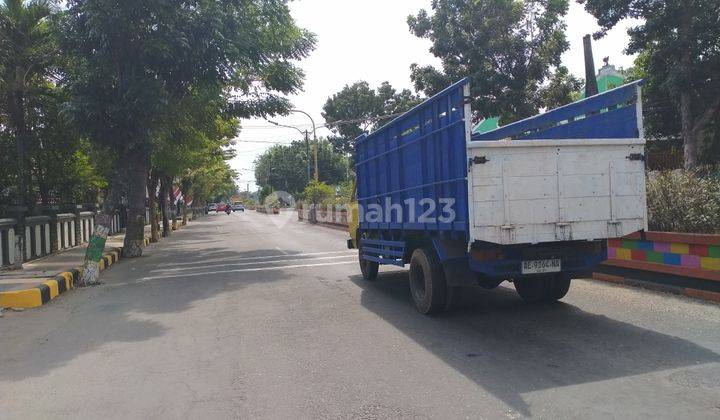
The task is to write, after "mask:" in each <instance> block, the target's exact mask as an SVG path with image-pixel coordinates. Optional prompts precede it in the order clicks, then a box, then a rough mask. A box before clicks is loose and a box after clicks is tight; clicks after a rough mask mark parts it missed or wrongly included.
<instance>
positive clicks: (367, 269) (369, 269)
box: [358, 248, 380, 281]
mask: <svg viewBox="0 0 720 420" xmlns="http://www.w3.org/2000/svg"><path fill="white" fill-rule="evenodd" d="M358 260H359V261H360V271H361V272H362V276H363V279H365V281H375V280H377V277H378V269H379V268H380V264H378V263H376V262H375V261H368V260H366V259H364V258H363V252H362V248H361V249H360V250H359V251H358Z"/></svg>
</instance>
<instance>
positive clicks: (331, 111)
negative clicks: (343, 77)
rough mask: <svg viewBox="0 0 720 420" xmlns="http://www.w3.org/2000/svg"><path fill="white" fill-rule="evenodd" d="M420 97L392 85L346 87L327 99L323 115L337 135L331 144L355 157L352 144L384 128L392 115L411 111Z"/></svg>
mask: <svg viewBox="0 0 720 420" xmlns="http://www.w3.org/2000/svg"><path fill="white" fill-rule="evenodd" d="M419 102H420V98H419V97H418V96H417V95H415V94H413V93H412V92H411V91H410V90H409V89H403V90H402V91H400V92H398V91H397V90H396V89H395V88H393V87H392V85H391V84H390V83H389V82H383V83H382V84H381V85H380V86H379V87H378V88H377V89H375V90H373V89H372V88H371V87H370V84H369V83H368V82H365V81H360V82H355V83H353V84H352V85H349V86H348V85H346V86H345V87H344V88H343V89H342V90H341V91H340V92H338V93H336V94H334V95H333V96H332V97H330V98H328V100H327V101H326V102H325V105H324V106H323V113H322V116H323V118H325V122H326V123H327V126H328V127H329V128H330V129H331V130H332V132H333V133H334V134H335V136H333V137H330V138H329V141H330V143H331V144H332V146H333V149H334V150H335V151H336V152H337V153H342V154H345V155H352V154H353V153H354V152H355V150H354V147H353V141H354V140H355V139H356V138H357V137H358V136H359V135H361V134H362V133H364V132H367V131H370V130H372V129H374V128H377V127H379V126H381V125H383V124H384V123H386V122H389V120H390V119H391V118H392V117H391V116H393V115H397V114H399V113H402V112H405V111H408V110H410V109H411V108H412V107H414V106H415V105H417V104H418V103H419Z"/></svg>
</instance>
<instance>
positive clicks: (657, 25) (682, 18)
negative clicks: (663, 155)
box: [580, 0, 720, 168]
mask: <svg viewBox="0 0 720 420" xmlns="http://www.w3.org/2000/svg"><path fill="white" fill-rule="evenodd" d="M580 3H584V4H585V8H586V9H587V10H588V12H590V13H591V14H593V15H594V16H595V17H596V18H597V19H598V23H599V24H600V26H601V30H600V31H599V32H598V33H597V34H596V37H602V36H603V35H604V34H605V33H607V31H608V30H610V29H611V28H613V27H614V26H615V25H616V24H617V23H618V22H620V21H621V20H622V19H625V18H637V19H640V20H641V22H642V23H640V24H638V25H637V26H635V27H633V28H631V29H630V30H629V32H628V34H629V35H630V44H629V46H628V49H627V52H628V53H629V54H634V53H640V57H639V61H638V63H637V66H636V67H638V69H637V71H638V72H639V73H640V75H641V76H642V77H645V78H646V79H647V84H648V87H647V89H646V93H647V94H648V97H647V99H648V100H647V101H646V104H647V105H648V106H647V108H648V109H650V110H651V114H650V115H651V116H650V119H651V120H652V122H651V123H650V126H651V127H652V128H653V129H655V130H656V131H655V133H656V134H660V135H672V134H673V133H672V132H673V131H675V134H677V133H678V131H679V132H680V133H681V134H682V138H683V141H684V148H685V166H686V167H687V168H693V167H695V166H696V165H697V164H698V163H700V162H701V160H702V156H701V151H702V149H703V147H705V148H706V149H708V150H713V147H716V146H714V145H713V144H712V142H713V141H716V139H717V138H718V134H717V131H716V130H717V127H718V121H720V95H718V92H720V77H718V74H720V45H719V44H718V40H720V25H718V16H719V15H720V3H718V2H717V1H716V0H693V1H680V0H668V1H662V2H659V1H655V0H581V1H580ZM658 111H660V112H658ZM663 120H664V121H663ZM673 127H675V128H673ZM716 159H717V157H716Z"/></svg>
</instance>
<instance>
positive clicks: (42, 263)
mask: <svg viewBox="0 0 720 420" xmlns="http://www.w3.org/2000/svg"><path fill="white" fill-rule="evenodd" d="M124 239H125V234H124V233H120V234H118V235H115V236H111V237H108V240H107V242H106V244H105V251H106V252H107V251H109V250H113V249H115V248H118V247H121V246H122V244H123V240H124ZM86 248H87V244H84V245H81V246H77V247H75V248H71V249H68V250H65V251H63V252H58V253H56V254H50V255H48V256H46V257H43V258H40V259H37V260H34V261H29V262H26V263H24V264H23V269H22V270H14V271H0V292H8V291H13V290H20V289H27V288H29V287H34V286H36V285H37V284H38V283H41V282H43V281H45V280H47V279H50V278H54V277H55V276H56V275H57V274H59V273H62V272H63V271H67V270H69V269H72V268H79V267H81V266H82V264H83V260H84V259H85V249H86Z"/></svg>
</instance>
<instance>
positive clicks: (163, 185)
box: [160, 176, 172, 238]
mask: <svg viewBox="0 0 720 420" xmlns="http://www.w3.org/2000/svg"><path fill="white" fill-rule="evenodd" d="M168 180H169V177H167V176H162V177H161V178H160V196H161V197H162V204H161V210H162V222H163V232H162V236H163V238H167V237H168V236H170V234H171V233H172V228H171V227H170V220H169V216H170V215H169V213H170V210H169V209H168V197H169V194H170V192H169V191H168V190H169V187H168Z"/></svg>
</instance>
